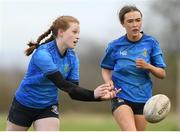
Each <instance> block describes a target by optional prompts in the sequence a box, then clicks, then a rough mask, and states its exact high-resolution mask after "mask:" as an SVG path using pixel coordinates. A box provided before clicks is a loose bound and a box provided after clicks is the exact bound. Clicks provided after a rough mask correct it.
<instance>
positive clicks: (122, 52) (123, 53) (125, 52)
mask: <svg viewBox="0 0 180 132" xmlns="http://www.w3.org/2000/svg"><path fill="white" fill-rule="evenodd" d="M119 53H120V55H122V56H126V55H127V51H126V50H124V51H120V52H119Z"/></svg>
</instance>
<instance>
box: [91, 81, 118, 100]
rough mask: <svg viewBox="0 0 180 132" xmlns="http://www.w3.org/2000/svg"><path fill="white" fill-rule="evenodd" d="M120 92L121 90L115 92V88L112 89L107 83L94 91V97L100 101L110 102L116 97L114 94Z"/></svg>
mask: <svg viewBox="0 0 180 132" xmlns="http://www.w3.org/2000/svg"><path fill="white" fill-rule="evenodd" d="M120 91H121V89H118V90H117V89H116V88H113V87H112V86H111V85H110V84H109V83H108V84H102V85H100V86H98V87H97V88H96V89H95V90H94V97H95V98H100V99H101V100H110V99H112V98H114V97H116V94H117V93H119V92H120Z"/></svg>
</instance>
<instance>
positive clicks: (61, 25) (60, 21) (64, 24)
mask: <svg viewBox="0 0 180 132" xmlns="http://www.w3.org/2000/svg"><path fill="white" fill-rule="evenodd" d="M71 22H72V23H78V24H79V21H78V20H77V19H76V18H74V17H72V16H61V17H58V18H57V19H56V20H55V21H54V22H53V23H52V25H51V26H50V28H49V29H48V30H47V31H46V32H44V33H43V34H42V35H40V36H39V37H38V39H37V40H36V42H32V41H30V42H29V43H28V44H27V45H28V46H29V48H27V49H26V50H25V54H26V55H27V56H29V55H30V54H32V53H33V51H34V50H35V49H36V48H38V47H39V46H40V45H41V44H44V43H47V42H49V41H52V40H54V39H55V38H56V37H57V34H58V30H59V29H62V30H64V31H66V30H67V29H68V28H69V26H70V23H71ZM50 34H51V36H50V37H49V38H48V39H46V40H45V41H44V42H43V43H41V41H42V40H43V39H45V38H46V37H47V36H49V35H50Z"/></svg>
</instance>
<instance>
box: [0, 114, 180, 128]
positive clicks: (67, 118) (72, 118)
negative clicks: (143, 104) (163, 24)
mask: <svg viewBox="0 0 180 132" xmlns="http://www.w3.org/2000/svg"><path fill="white" fill-rule="evenodd" d="M6 116H7V115H6V114H0V131H4V130H5V125H6ZM60 124H61V125H60V130H61V131H118V130H119V127H118V125H117V124H116V122H115V120H114V119H113V117H112V115H111V114H92V113H91V114H85V113H83V114H80V113H66V114H61V115H60ZM30 130H33V129H32V128H31V129H30ZM147 130H148V131H155V130H156V131H174V130H180V129H178V128H177V121H176V115H175V114H170V115H169V116H168V117H167V118H166V119H164V120H163V121H161V122H159V123H156V124H150V123H149V124H148V127H147Z"/></svg>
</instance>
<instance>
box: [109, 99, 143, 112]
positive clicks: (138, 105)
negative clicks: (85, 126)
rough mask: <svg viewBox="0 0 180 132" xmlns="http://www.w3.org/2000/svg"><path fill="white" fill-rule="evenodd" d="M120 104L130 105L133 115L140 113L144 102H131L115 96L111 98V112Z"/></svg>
mask: <svg viewBox="0 0 180 132" xmlns="http://www.w3.org/2000/svg"><path fill="white" fill-rule="evenodd" d="M121 105H128V106H130V107H131V109H132V111H133V113H134V114H135V115H142V114H143V109H144V105H145V103H136V102H131V101H128V100H124V99H120V98H117V97H116V98H113V99H112V100H111V106H112V112H114V111H115V110H116V109H117V108H118V107H119V106H121Z"/></svg>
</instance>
